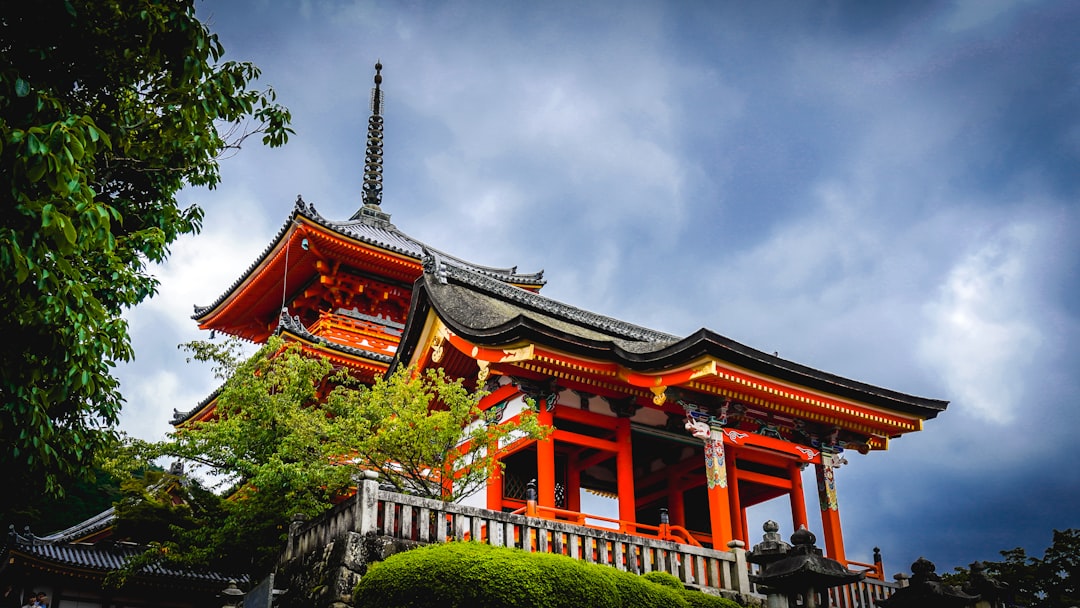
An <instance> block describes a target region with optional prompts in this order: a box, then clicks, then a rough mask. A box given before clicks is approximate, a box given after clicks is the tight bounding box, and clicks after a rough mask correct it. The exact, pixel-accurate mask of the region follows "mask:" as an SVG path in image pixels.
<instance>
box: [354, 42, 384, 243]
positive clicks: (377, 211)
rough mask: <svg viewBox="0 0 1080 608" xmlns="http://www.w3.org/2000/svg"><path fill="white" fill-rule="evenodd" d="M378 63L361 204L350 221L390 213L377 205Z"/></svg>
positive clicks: (380, 122) (379, 170)
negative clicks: (362, 202) (362, 201)
mask: <svg viewBox="0 0 1080 608" xmlns="http://www.w3.org/2000/svg"><path fill="white" fill-rule="evenodd" d="M381 72H382V62H381V61H377V62H375V87H374V88H372V89H371V117H370V118H368V134H367V148H366V150H365V151H364V186H363V200H364V205H363V206H362V207H360V208H359V209H357V211H356V213H354V214H353V215H352V217H350V218H349V219H350V220H368V221H372V220H374V221H375V222H376V223H389V221H390V214H389V213H386V212H384V211H383V210H382V208H381V207H380V206H379V205H381V204H382V189H383V186H382V180H383V175H382V172H383V117H382V107H383V92H382V87H381V85H382V73H381Z"/></svg>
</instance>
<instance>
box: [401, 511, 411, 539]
mask: <svg viewBox="0 0 1080 608" xmlns="http://www.w3.org/2000/svg"><path fill="white" fill-rule="evenodd" d="M399 538H403V539H406V540H413V508H412V507H411V506H410V505H401V534H400V536H399Z"/></svg>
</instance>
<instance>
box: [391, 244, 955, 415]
mask: <svg viewBox="0 0 1080 608" xmlns="http://www.w3.org/2000/svg"><path fill="white" fill-rule="evenodd" d="M413 306H414V310H412V311H410V324H409V326H408V327H407V328H406V336H405V337H404V338H403V339H402V342H401V345H400V346H399V349H398V352H397V357H398V359H396V361H398V362H400V361H401V360H402V359H407V358H408V357H409V356H410V355H411V349H413V348H415V346H416V344H415V340H416V338H417V334H416V332H417V331H419V329H418V328H419V327H421V326H422V325H423V320H424V314H426V309H427V307H429V306H430V307H431V308H434V310H435V311H436V312H437V313H438V314H439V317H440V318H441V319H442V320H443V322H445V323H446V324H447V325H448V326H449V327H450V328H451V329H452V330H453V331H454V332H456V333H457V334H458V335H461V336H462V337H464V338H465V339H466V340H469V341H471V342H473V343H476V344H488V345H493V346H495V345H505V344H514V343H518V342H521V341H535V342H538V343H542V344H546V345H548V346H552V347H554V348H558V349H561V350H565V351H567V352H573V353H577V354H579V355H581V356H585V357H588V358H591V359H596V360H607V361H613V362H617V363H619V364H620V365H624V366H626V367H627V368H629V369H633V370H639V371H654V370H664V369H673V368H675V367H678V366H681V365H686V364H688V363H690V362H692V361H694V360H697V359H698V358H699V357H703V356H711V357H716V358H717V359H719V360H722V361H727V362H730V363H733V364H735V365H739V366H741V367H745V368H747V369H750V370H754V371H757V372H761V373H764V374H768V375H769V376H772V377H775V378H778V379H780V380H784V381H787V382H792V383H795V384H797V385H800V386H806V387H809V388H812V389H815V390H822V391H826V392H829V393H832V394H836V395H840V396H845V397H850V398H854V399H858V400H861V401H864V402H866V403H870V404H872V405H878V406H881V407H885V408H889V409H892V410H896V411H903V412H908V413H913V414H916V415H919V416H922V417H925V418H932V417H934V416H936V415H937V413H938V412H941V411H944V410H945V409H946V407H947V406H948V402H947V401H943V400H939V399H929V398H925V397H917V396H914V395H908V394H905V393H900V392H897V391H893V390H890V389H886V388H881V387H877V386H873V385H870V384H867V383H864V382H859V381H857V380H851V379H848V378H844V377H841V376H837V375H835V374H830V373H828V372H823V371H820V370H816V369H813V368H811V367H808V366H805V365H802V364H799V363H795V362H794V361H788V360H786V359H781V358H780V357H778V356H775V355H772V354H769V353H765V352H762V351H759V350H757V349H754V348H751V347H749V346H746V345H744V344H740V343H739V342H736V341H735V340H732V339H731V338H727V337H725V336H722V335H720V334H718V333H716V332H714V331H712V330H709V329H704V328H703V329H700V330H698V331H696V332H694V333H692V334H690V335H688V336H686V337H682V338H680V337H677V336H673V335H671V334H666V333H663V332H658V331H654V330H651V329H647V328H644V327H640V326H637V325H633V324H631V323H626V322H624V321H619V320H618V319H613V318H611V317H606V316H604V315H599V314H596V313H593V312H589V311H585V310H581V309H579V308H575V307H573V306H570V305H567V304H563V303H562V302H557V301H555V300H552V299H550V298H547V297H544V296H542V295H540V294H538V293H533V292H530V291H528V290H524V289H519V288H516V287H514V286H512V285H506V284H504V283H500V282H498V281H494V280H491V279H490V278H488V277H485V276H482V275H478V274H477V273H473V272H470V271H469V270H467V269H464V268H460V267H455V266H452V265H447V264H441V263H440V260H439V259H438V257H437V256H431V257H429V258H426V259H425V263H424V276H423V277H422V278H421V280H420V281H418V282H417V287H416V288H414V293H413Z"/></svg>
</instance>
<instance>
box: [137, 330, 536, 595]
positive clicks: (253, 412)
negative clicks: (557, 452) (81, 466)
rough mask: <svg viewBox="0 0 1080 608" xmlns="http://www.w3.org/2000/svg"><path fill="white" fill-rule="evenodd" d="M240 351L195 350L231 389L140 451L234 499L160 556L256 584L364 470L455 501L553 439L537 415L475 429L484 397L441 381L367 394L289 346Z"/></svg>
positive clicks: (274, 343)
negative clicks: (522, 439)
mask: <svg viewBox="0 0 1080 608" xmlns="http://www.w3.org/2000/svg"><path fill="white" fill-rule="evenodd" d="M234 344H235V343H230V342H227V343H225V344H224V345H221V344H213V343H207V342H196V343H193V344H191V345H188V346H189V348H190V349H191V350H192V352H193V357H194V358H196V359H200V360H208V361H213V362H215V365H216V367H215V370H216V373H217V374H218V375H219V376H220V377H221V378H223V379H224V384H223V386H222V388H221V389H220V392H219V394H218V395H217V397H216V401H215V408H216V409H215V415H214V417H213V418H212V419H210V420H205V421H192V422H189V423H187V424H185V425H183V426H181V427H180V428H179V429H177V430H176V431H175V432H174V433H173V434H172V435H171V436H170V437H169V439H168V440H166V441H164V442H161V443H158V444H156V445H152V446H146V445H145V444H140V443H139V442H134V447H136V448H138V449H139V450H142V451H143V454H144V455H145V456H147V457H149V458H160V457H162V456H166V457H170V458H178V459H181V460H183V461H187V462H190V463H193V464H194V465H196V466H197V467H199V468H201V469H202V470H203V471H204V472H205V473H206V474H207V477H208V479H212V480H215V481H216V484H217V486H216V488H217V489H218V490H219V492H220V495H221V496H225V497H227V499H225V500H219V503H218V504H217V505H216V506H212V505H209V504H208V503H207V502H205V501H204V502H202V503H201V505H202V506H201V508H202V509H203V513H205V514H206V515H207V516H208V517H207V518H206V519H205V520H200V519H199V518H198V517H196V522H195V525H193V526H190V527H189V528H188V529H178V528H182V526H180V527H177V526H174V530H176V531H177V534H176V535H175V536H174V537H173V538H172V540H169V541H168V542H166V543H165V546H166V547H167V548H168V549H169V550H168V551H166V552H157V553H155V554H154V556H155V558H160V557H161V556H166V557H167V558H168V559H170V560H172V561H176V562H182V563H186V564H190V565H212V566H217V567H224V568H234V567H235V566H236V565H237V564H244V566H245V568H246V569H249V571H250V572H251V573H253V574H258V573H261V572H262V571H264V570H265V569H266V568H268V567H269V565H270V564H272V563H273V560H274V559H275V558H276V557H277V554H278V552H279V551H280V550H281V548H282V546H283V542H284V540H285V537H286V535H287V532H288V524H289V520H290V519H291V517H292V516H293V515H294V514H297V513H301V514H305V515H308V516H316V515H318V514H320V513H322V512H323V511H325V510H326V509H328V508H330V507H331V506H332V505H333V503H334V501H335V500H340V499H341V498H342V497H344V496H346V495H347V494H348V493H349V492H351V491H352V490H353V488H354V487H355V483H356V482H355V480H354V476H355V475H356V473H357V472H358V471H359V470H360V469H376V470H378V471H380V472H382V473H383V479H384V480H385V481H388V482H390V483H393V484H394V485H395V486H396V487H398V488H400V489H402V490H404V491H410V492H412V493H414V494H421V495H426V496H435V497H439V498H443V499H457V498H461V497H463V496H465V495H467V494H468V493H469V492H475V491H476V490H477V489H479V488H480V487H482V486H481V485H480V483H479V481H478V480H482V479H486V477H487V475H488V474H489V473H491V472H492V471H493V470H494V469H495V468H496V467H497V466H498V464H497V463H496V462H495V460H494V459H493V458H492V456H491V455H490V454H489V453H488V452H487V447H488V446H489V445H494V444H496V443H498V442H499V441H503V442H505V441H506V440H507V439H508V438H510V437H511V436H514V437H516V436H519V435H521V436H532V437H539V436H543V434H544V429H542V428H541V427H540V426H539V424H538V423H537V422H536V418H535V416H533V415H532V411H531V410H529V411H528V412H526V415H524V416H523V417H522V419H521V420H520V421H515V422H509V423H507V422H504V423H497V424H494V423H493V424H485V423H483V422H481V423H479V424H476V423H475V421H477V420H479V419H481V412H480V411H479V409H478V408H477V402H478V400H479V399H480V397H481V396H482V394H480V393H470V392H469V391H467V390H466V389H465V388H464V387H462V385H461V383H460V381H450V380H447V379H446V377H445V376H444V375H443V374H442V373H441V372H431V373H429V374H425V375H414V374H412V373H410V372H409V370H401V371H399V372H398V373H396V374H394V375H392V376H390V377H389V378H386V379H379V380H377V381H376V383H375V385H374V386H372V387H365V386H362V385H359V384H358V383H357V382H356V380H355V379H353V378H352V377H350V376H349V375H348V373H347V372H346V371H345V370H340V369H338V370H335V369H334V368H333V366H332V365H331V363H330V362H329V361H328V360H327V359H326V358H323V357H313V356H308V355H305V354H304V353H303V351H302V350H301V349H300V347H299V345H297V344H286V343H284V341H283V340H281V339H280V338H273V339H271V340H270V341H269V342H268V343H267V344H266V345H265V346H264V347H263V348H262V349H261V350H260V351H259V352H258V353H256V354H255V355H254V356H252V357H250V358H248V359H246V360H242V359H241V358H240V357H239V355H238V350H237V349H236V348H235V346H234ZM388 463H391V464H388ZM443 472H449V473H447V474H446V475H445V477H444V476H443ZM451 477H452V478H453V481H452V482H449V481H448V482H447V483H442V480H443V479H447V480H448V479H450V478H451Z"/></svg>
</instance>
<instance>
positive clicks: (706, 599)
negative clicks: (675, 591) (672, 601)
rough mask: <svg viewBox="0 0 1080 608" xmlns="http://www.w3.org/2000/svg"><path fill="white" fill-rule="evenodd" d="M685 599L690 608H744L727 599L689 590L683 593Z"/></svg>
mask: <svg viewBox="0 0 1080 608" xmlns="http://www.w3.org/2000/svg"><path fill="white" fill-rule="evenodd" d="M683 599H684V600H686V603H687V604H689V605H690V608H743V606H742V604H740V603H738V602H736V601H733V600H729V599H727V598H726V597H718V596H715V595H709V594H708V593H702V592H700V591H691V590H689V589H686V590H684V591H683Z"/></svg>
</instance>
